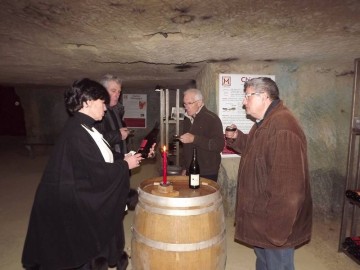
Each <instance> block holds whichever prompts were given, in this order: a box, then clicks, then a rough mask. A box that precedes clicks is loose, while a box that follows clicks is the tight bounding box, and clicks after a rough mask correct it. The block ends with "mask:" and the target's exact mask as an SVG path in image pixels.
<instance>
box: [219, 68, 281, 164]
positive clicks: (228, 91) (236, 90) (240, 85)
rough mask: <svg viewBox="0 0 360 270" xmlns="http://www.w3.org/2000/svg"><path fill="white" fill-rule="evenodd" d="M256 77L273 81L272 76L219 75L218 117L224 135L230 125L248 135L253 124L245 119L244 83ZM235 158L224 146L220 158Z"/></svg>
mask: <svg viewBox="0 0 360 270" xmlns="http://www.w3.org/2000/svg"><path fill="white" fill-rule="evenodd" d="M257 77H269V78H271V79H273V80H274V81H275V76H274V75H256V74H219V117H220V119H221V121H222V124H223V128H224V134H225V128H226V126H230V125H231V124H235V125H236V126H237V127H238V129H240V130H241V131H242V132H244V133H248V132H249V131H250V129H251V127H252V126H253V124H254V122H253V121H252V120H250V119H249V118H247V116H246V111H245V110H244V108H243V104H242V102H243V99H244V97H245V93H244V84H245V82H246V81H248V80H250V79H253V78H257ZM235 156H238V155H237V154H236V153H235V152H234V151H232V150H231V149H229V148H227V147H226V146H225V148H224V150H223V152H222V157H235Z"/></svg>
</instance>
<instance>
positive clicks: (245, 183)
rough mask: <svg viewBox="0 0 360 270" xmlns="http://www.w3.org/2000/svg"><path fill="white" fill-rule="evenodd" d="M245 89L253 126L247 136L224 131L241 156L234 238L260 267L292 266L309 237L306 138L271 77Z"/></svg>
mask: <svg viewBox="0 0 360 270" xmlns="http://www.w3.org/2000/svg"><path fill="white" fill-rule="evenodd" d="M244 92H245V98H244V100H243V105H244V107H245V110H246V113H247V115H248V116H250V117H251V118H253V119H254V120H255V124H254V125H253V127H252V128H251V130H250V132H249V134H244V133H243V132H241V131H240V130H238V129H236V131H230V132H229V131H226V137H227V140H226V143H227V145H228V146H230V147H232V148H233V149H234V150H236V151H237V152H239V153H240V154H241V162H240V165H239V173H238V187H237V203H236V229H235V239H236V240H237V241H240V242H244V243H246V244H248V245H251V246H253V247H254V251H255V254H256V257H257V258H256V270H293V269H294V249H295V248H296V247H297V246H299V245H302V244H304V243H306V242H308V241H309V240H310V237H311V226H312V199H311V191H310V183H309V181H310V180H309V170H308V160H307V143H306V138H305V135H304V132H303V131H302V128H301V127H300V124H299V123H298V121H297V120H296V119H295V117H294V116H293V114H292V113H291V112H290V111H289V109H288V108H287V107H285V105H284V104H283V102H282V101H281V100H280V98H279V90H278V87H277V85H276V83H275V82H274V81H273V80H271V79H270V78H266V77H260V78H255V79H251V80H249V81H247V82H246V83H245V85H244ZM232 126H233V127H236V126H235V125H232Z"/></svg>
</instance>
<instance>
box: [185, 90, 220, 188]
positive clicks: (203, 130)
mask: <svg viewBox="0 0 360 270" xmlns="http://www.w3.org/2000/svg"><path fill="white" fill-rule="evenodd" d="M184 106H185V110H186V112H185V116H186V118H185V120H184V134H182V135H181V136H180V141H181V142H182V143H183V158H184V164H183V172H182V174H183V175H185V174H186V170H187V169H188V168H189V166H190V162H191V158H192V153H193V148H194V147H196V149H197V158H198V162H199V166H200V176H201V177H204V178H208V179H211V180H214V181H217V177H218V172H219V167H220V162H221V155H220V153H221V151H222V150H223V148H224V145H225V141H224V135H223V128H222V123H221V120H220V118H219V117H218V116H217V115H216V114H215V113H213V112H211V111H209V110H208V109H207V108H206V107H205V105H204V102H203V96H202V93H201V92H200V90H198V89H194V88H192V89H188V90H186V91H185V92H184Z"/></svg>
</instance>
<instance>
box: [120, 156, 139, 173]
mask: <svg viewBox="0 0 360 270" xmlns="http://www.w3.org/2000/svg"><path fill="white" fill-rule="evenodd" d="M142 159H143V158H142V157H141V154H135V155H125V157H124V160H125V161H126V162H127V163H128V165H129V169H130V170H131V169H134V168H136V167H139V166H140V163H141V160H142Z"/></svg>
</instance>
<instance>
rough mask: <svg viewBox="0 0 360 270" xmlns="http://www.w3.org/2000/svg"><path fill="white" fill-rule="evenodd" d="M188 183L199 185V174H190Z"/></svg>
mask: <svg viewBox="0 0 360 270" xmlns="http://www.w3.org/2000/svg"><path fill="white" fill-rule="evenodd" d="M190 185H191V186H199V185H200V175H199V174H190Z"/></svg>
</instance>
